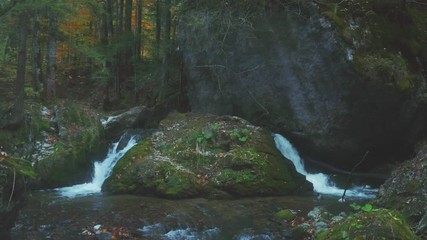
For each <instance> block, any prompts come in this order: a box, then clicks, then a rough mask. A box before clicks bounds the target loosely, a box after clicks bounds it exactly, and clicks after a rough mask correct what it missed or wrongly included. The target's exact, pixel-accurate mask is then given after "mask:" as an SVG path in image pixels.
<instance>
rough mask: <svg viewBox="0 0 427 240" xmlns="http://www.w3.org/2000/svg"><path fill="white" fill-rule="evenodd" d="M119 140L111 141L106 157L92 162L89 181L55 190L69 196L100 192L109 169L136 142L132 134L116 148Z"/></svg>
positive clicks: (109, 171)
mask: <svg viewBox="0 0 427 240" xmlns="http://www.w3.org/2000/svg"><path fill="white" fill-rule="evenodd" d="M121 140H122V138H121V139H120V140H119V141H117V142H116V143H113V145H112V146H111V147H110V149H109V150H108V154H107V157H106V158H105V159H104V161H102V162H95V163H94V173H93V177H92V181H91V182H88V183H83V184H78V185H74V186H70V187H63V188H57V189H56V190H57V191H58V192H59V193H60V194H61V195H62V196H65V197H70V198H72V197H76V196H84V195H88V194H96V193H100V192H101V187H102V184H103V183H104V181H105V179H107V178H108V177H109V176H110V174H111V171H113V168H114V166H115V165H116V163H117V162H118V161H119V160H120V158H121V157H123V155H125V153H126V152H127V151H129V150H130V149H131V148H132V147H133V146H135V145H136V143H137V141H136V136H133V137H131V138H130V139H129V141H128V143H127V144H126V146H125V147H124V148H123V149H121V150H118V149H117V148H118V146H119V143H120V141H121Z"/></svg>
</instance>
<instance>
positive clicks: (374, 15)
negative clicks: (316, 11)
mask: <svg viewBox="0 0 427 240" xmlns="http://www.w3.org/2000/svg"><path fill="white" fill-rule="evenodd" d="M318 3H319V5H320V9H321V11H322V12H323V14H324V15H325V16H327V17H328V18H329V20H331V22H333V23H334V25H335V26H336V28H337V30H338V32H339V33H340V35H341V37H342V38H343V39H344V40H346V42H347V44H348V46H349V47H350V48H351V49H352V50H353V54H354V63H355V64H354V65H355V68H356V70H358V72H359V73H361V74H362V75H364V76H365V77H366V78H367V79H370V80H374V81H377V82H379V83H381V84H384V85H387V86H393V87H394V88H396V89H398V90H401V91H407V90H416V91H419V90H425V89H420V88H421V87H422V86H421V85H423V86H424V83H422V82H420V81H419V80H420V79H417V78H416V75H419V72H420V71H421V70H422V68H425V65H426V62H427V58H426V56H427V49H426V48H424V47H422V45H423V44H422V42H423V41H425V40H426V39H427V34H426V33H425V31H424V29H425V27H426V26H427V21H426V20H425V13H424V12H422V10H420V9H419V6H418V5H417V4H411V3H405V2H404V1H400V0H389V1H373V0H368V1H358V0H349V1H339V0H322V1H318ZM416 59H418V60H416ZM422 65H423V66H422ZM420 67H421V68H420ZM424 88H425V87H424ZM417 89H418V90H417Z"/></svg>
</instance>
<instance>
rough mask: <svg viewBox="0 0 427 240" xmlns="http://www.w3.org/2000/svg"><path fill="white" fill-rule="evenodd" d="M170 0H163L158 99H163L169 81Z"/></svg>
mask: <svg viewBox="0 0 427 240" xmlns="http://www.w3.org/2000/svg"><path fill="white" fill-rule="evenodd" d="M170 10H171V0H165V6H164V11H163V26H162V30H163V36H162V50H163V51H162V76H161V81H162V85H161V86H162V87H161V88H162V89H161V90H160V100H163V99H164V98H166V97H167V96H165V92H168V91H167V88H168V82H169V77H170V74H169V71H170V62H171V61H170V47H171V42H170V37H171V21H172V20H171V11H170Z"/></svg>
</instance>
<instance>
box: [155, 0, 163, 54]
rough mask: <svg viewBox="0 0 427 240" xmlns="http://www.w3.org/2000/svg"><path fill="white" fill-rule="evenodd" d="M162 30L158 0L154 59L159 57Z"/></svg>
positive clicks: (158, 2)
mask: <svg viewBox="0 0 427 240" xmlns="http://www.w3.org/2000/svg"><path fill="white" fill-rule="evenodd" d="M161 32H162V21H161V8H160V0H157V1H156V60H157V61H159V59H160V36H161Z"/></svg>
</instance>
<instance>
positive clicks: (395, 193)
mask: <svg viewBox="0 0 427 240" xmlns="http://www.w3.org/2000/svg"><path fill="white" fill-rule="evenodd" d="M376 203H377V204H378V205H380V206H382V207H387V208H393V209H398V210H399V211H401V212H402V214H404V215H405V217H407V218H408V220H409V223H410V224H411V225H413V226H414V227H415V226H418V231H419V232H420V234H424V235H427V229H426V227H425V225H426V223H425V222H426V220H425V219H426V217H425V216H426V214H427V143H425V142H424V143H421V144H420V145H419V147H418V152H417V155H416V156H415V157H414V158H413V159H411V160H408V161H406V162H404V163H402V164H400V165H399V166H398V167H397V168H396V169H395V170H394V171H393V172H392V174H391V176H390V178H388V179H387V180H386V182H385V183H384V184H383V185H382V186H381V187H380V191H379V195H378V199H377V200H376Z"/></svg>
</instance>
